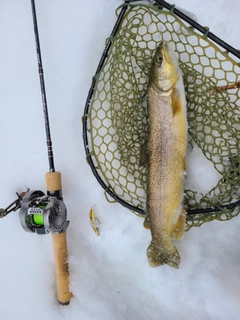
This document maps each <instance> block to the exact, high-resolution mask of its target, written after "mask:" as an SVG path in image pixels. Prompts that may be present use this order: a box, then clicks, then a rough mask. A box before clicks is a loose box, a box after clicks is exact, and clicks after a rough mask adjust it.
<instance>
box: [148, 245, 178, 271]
mask: <svg viewBox="0 0 240 320" xmlns="http://www.w3.org/2000/svg"><path fill="white" fill-rule="evenodd" d="M147 256H148V262H149V265H150V266H151V267H158V266H161V265H163V264H168V265H169V266H170V267H173V268H176V269H178V267H179V264H180V255H179V253H178V251H177V248H176V247H174V250H173V252H171V251H168V252H167V251H163V250H161V249H159V248H158V247H157V246H156V245H154V244H153V243H151V244H150V246H149V247H148V249H147Z"/></svg>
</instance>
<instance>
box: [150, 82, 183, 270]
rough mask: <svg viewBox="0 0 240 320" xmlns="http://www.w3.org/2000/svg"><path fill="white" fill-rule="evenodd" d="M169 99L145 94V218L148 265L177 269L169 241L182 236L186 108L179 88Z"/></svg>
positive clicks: (171, 244)
mask: <svg viewBox="0 0 240 320" xmlns="http://www.w3.org/2000/svg"><path fill="white" fill-rule="evenodd" d="M174 90H177V92H175V93H174V92H173V95H174V94H176V93H177V95H176V96H175V97H174V96H173V95H172V94H171V95H168V96H163V95H160V94H159V93H158V92H157V91H156V90H154V88H151V87H150V88H149V92H148V121H149V122H148V142H147V151H148V181H147V208H146V209H147V216H148V220H149V226H150V230H151V234H152V242H151V245H150V246H149V248H148V258H149V263H150V265H151V266H158V265H161V264H164V263H167V264H169V265H171V266H173V267H178V265H179V263H180V256H179V254H178V251H177V249H176V247H175V246H174V245H173V243H172V240H173V239H174V238H175V239H180V238H181V237H182V235H183V233H184V224H185V211H184V209H183V207H182V202H183V194H184V180H185V178H184V177H185V166H186V165H185V154H186V147H187V133H186V130H187V123H186V110H185V108H186V106H185V105H184V100H183V99H182V95H181V92H179V90H178V89H174Z"/></svg>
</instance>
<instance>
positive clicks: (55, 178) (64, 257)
mask: <svg viewBox="0 0 240 320" xmlns="http://www.w3.org/2000/svg"><path fill="white" fill-rule="evenodd" d="M45 180H46V186H47V191H49V192H54V191H61V190H62V181H61V173H60V172H58V171H55V172H47V173H46V175H45ZM52 240H53V248H54V257H55V269H56V284H57V299H58V302H59V303H60V304H62V305H67V304H69V302H70V300H71V298H72V296H73V294H72V292H70V290H69V276H70V274H69V268H68V249H67V235H66V231H65V232H62V233H53V234H52Z"/></svg>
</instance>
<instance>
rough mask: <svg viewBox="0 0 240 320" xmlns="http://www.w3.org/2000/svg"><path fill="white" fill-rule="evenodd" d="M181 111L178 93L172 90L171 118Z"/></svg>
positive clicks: (175, 89)
mask: <svg viewBox="0 0 240 320" xmlns="http://www.w3.org/2000/svg"><path fill="white" fill-rule="evenodd" d="M181 110H182V103H181V99H180V92H179V90H178V89H177V88H173V91H172V111H173V116H175V115H176V114H177V113H178V112H180V111H181Z"/></svg>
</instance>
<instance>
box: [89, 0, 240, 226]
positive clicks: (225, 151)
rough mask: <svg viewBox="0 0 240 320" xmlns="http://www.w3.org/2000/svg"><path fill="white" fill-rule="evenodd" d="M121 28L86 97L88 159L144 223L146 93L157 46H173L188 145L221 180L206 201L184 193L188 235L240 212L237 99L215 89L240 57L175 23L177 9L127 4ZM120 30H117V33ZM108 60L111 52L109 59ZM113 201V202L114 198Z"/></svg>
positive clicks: (233, 76) (230, 77) (234, 75)
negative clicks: (182, 91)
mask: <svg viewBox="0 0 240 320" xmlns="http://www.w3.org/2000/svg"><path fill="white" fill-rule="evenodd" d="M118 14H119V15H120V17H119V21H120V23H119V26H118V28H117V30H115V31H114V32H115V33H113V34H114V36H113V34H112V35H111V37H110V38H109V39H107V46H106V49H105V51H106V50H107V51H108V52H107V54H105V56H104V58H102V60H101V62H100V64H99V67H98V70H97V72H96V75H95V77H94V79H93V84H92V87H91V89H90V91H89V96H88V100H87V103H86V107H85V111H84V116H83V121H84V130H83V136H84V143H85V149H86V154H87V160H88V162H89V164H90V165H91V168H92V170H93V173H94V174H95V176H96V178H97V179H98V181H99V182H100V184H101V185H102V186H103V188H104V189H105V192H106V194H107V195H108V198H109V195H110V198H111V199H112V200H113V201H118V202H120V203H121V204H123V205H124V206H126V207H128V208H129V209H130V210H133V211H134V212H135V213H136V214H138V215H140V216H145V202H146V179H147V172H146V167H145V166H140V165H139V158H140V151H141V146H142V145H143V143H144V141H145V138H146V131H147V118H146V90H147V84H148V76H149V69H150V66H151V63H152V57H153V54H154V51H155V49H156V46H157V45H158V44H159V43H160V42H161V41H162V40H165V41H168V42H169V44H170V46H171V47H172V48H173V49H174V50H175V52H176V54H177V55H178V59H179V62H180V67H181V69H182V72H183V78H184V84H185V91H186V100H187V112H188V125H189V130H188V131H189V145H190V149H191V146H192V145H193V144H195V145H196V146H197V147H198V148H200V149H201V152H202V154H203V155H204V156H205V157H206V159H208V161H210V162H211V163H212V164H213V166H214V168H215V170H216V171H217V172H218V173H219V176H220V179H219V181H218V183H217V185H216V186H215V187H214V188H212V189H211V190H209V191H208V192H207V193H205V194H202V193H200V192H199V191H198V190H185V200H184V206H185V208H186V210H187V212H188V215H187V222H186V230H188V229H189V228H191V227H192V226H200V225H202V223H204V222H207V221H211V220H214V219H217V220H221V221H223V220H229V219H231V218H232V217H234V216H236V215H237V214H238V213H239V210H240V209H239V206H238V205H239V196H240V192H239V188H240V155H239V141H240V131H239V129H240V121H239V120H240V93H239V90H238V89H237V88H236V89H232V90H225V91H224V90H222V91H220V90H218V87H219V86H224V85H228V84H229V83H236V82H237V81H238V75H239V74H240V65H239V63H237V59H236V57H234V56H233V55H231V54H229V53H228V52H226V51H224V50H223V49H222V48H221V47H220V46H219V45H217V44H214V43H213V42H212V41H211V40H210V39H209V38H208V32H207V33H206V34H204V35H203V34H201V33H200V32H198V31H197V30H195V29H193V28H192V27H191V26H190V25H189V24H187V23H186V22H184V21H183V20H181V19H180V18H178V16H177V15H176V14H175V13H174V7H172V10H170V11H169V10H167V9H164V8H162V7H160V6H159V5H150V4H147V3H144V2H141V3H139V2H136V3H125V4H124V5H123V7H122V8H120V9H119V11H118ZM115 29H116V26H115ZM105 53H106V52H105ZM110 198H109V199H110Z"/></svg>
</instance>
